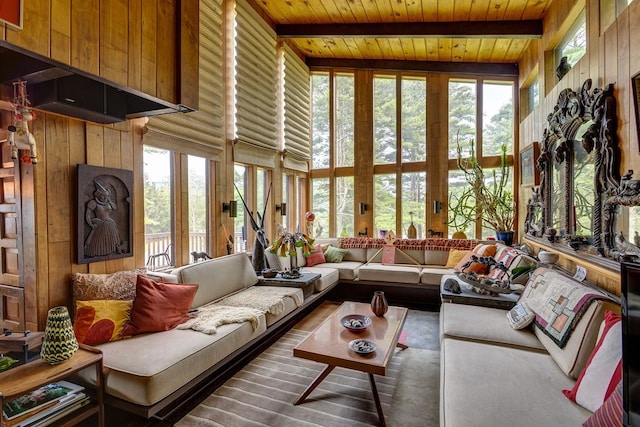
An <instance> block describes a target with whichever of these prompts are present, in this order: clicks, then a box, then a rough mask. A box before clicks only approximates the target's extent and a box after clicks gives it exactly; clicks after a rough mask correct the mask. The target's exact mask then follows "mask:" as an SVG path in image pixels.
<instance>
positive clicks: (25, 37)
mask: <svg viewBox="0 0 640 427" xmlns="http://www.w3.org/2000/svg"><path fill="white" fill-rule="evenodd" d="M22 7H23V13H22V30H15V29H13V28H7V33H6V37H5V39H6V40H7V41H8V42H9V43H13V44H15V45H16V46H21V47H24V48H26V49H29V50H31V51H33V52H36V53H39V54H40V55H44V56H49V37H50V31H49V30H50V15H49V14H50V10H51V9H50V4H49V0H29V1H23V2H22Z"/></svg>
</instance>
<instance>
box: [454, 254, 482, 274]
mask: <svg viewBox="0 0 640 427" xmlns="http://www.w3.org/2000/svg"><path fill="white" fill-rule="evenodd" d="M473 255H476V256H478V254H475V253H473V252H469V253H467V254H466V255H465V256H464V257H463V258H462V259H461V260H460V262H459V263H458V264H457V265H456V266H455V270H456V271H460V272H462V273H471V272H474V273H476V274H487V272H488V271H489V266H488V265H486V264H482V263H480V262H472V263H471V264H470V265H469V266H467V267H464V265H465V264H466V263H468V262H469V261H471V257H472V256H473Z"/></svg>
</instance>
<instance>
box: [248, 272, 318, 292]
mask: <svg viewBox="0 0 640 427" xmlns="http://www.w3.org/2000/svg"><path fill="white" fill-rule="evenodd" d="M320 276H321V275H320V274H319V273H301V275H300V277H297V278H295V279H285V278H284V277H282V276H280V273H278V275H277V276H276V277H262V276H258V285H268V286H291V287H295V288H301V289H302V293H303V294H304V297H305V298H307V297H308V296H309V295H312V294H313V290H314V289H313V287H314V284H315V282H316V280H318V279H319V278H320Z"/></svg>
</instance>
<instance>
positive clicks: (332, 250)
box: [324, 246, 347, 262]
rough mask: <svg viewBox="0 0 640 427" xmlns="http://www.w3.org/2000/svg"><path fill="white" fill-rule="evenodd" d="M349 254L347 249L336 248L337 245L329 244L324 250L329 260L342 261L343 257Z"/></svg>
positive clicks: (325, 256)
mask: <svg viewBox="0 0 640 427" xmlns="http://www.w3.org/2000/svg"><path fill="white" fill-rule="evenodd" d="M346 254H347V250H346V249H340V248H336V247H335V246H329V247H328V248H327V250H326V251H325V252H324V258H325V259H326V260H327V262H342V259H343V258H344V256H345V255H346Z"/></svg>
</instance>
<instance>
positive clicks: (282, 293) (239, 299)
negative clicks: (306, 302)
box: [220, 286, 303, 316]
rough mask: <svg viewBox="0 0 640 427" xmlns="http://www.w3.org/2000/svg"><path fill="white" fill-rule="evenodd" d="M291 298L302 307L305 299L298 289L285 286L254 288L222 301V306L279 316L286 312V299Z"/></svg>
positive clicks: (297, 305)
mask: <svg viewBox="0 0 640 427" xmlns="http://www.w3.org/2000/svg"><path fill="white" fill-rule="evenodd" d="M285 297H291V298H293V300H294V302H295V303H296V307H300V306H301V305H302V302H303V298H302V297H301V296H300V295H299V293H298V288H290V287H283V286H252V287H250V288H248V289H245V290H244V291H242V292H238V293H237V294H233V295H230V296H228V297H226V298H223V299H222V301H220V304H221V305H229V306H233V307H252V308H256V309H258V310H260V311H262V312H263V313H271V314H273V315H274V316H279V315H280V314H282V312H283V311H284V298H285Z"/></svg>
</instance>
